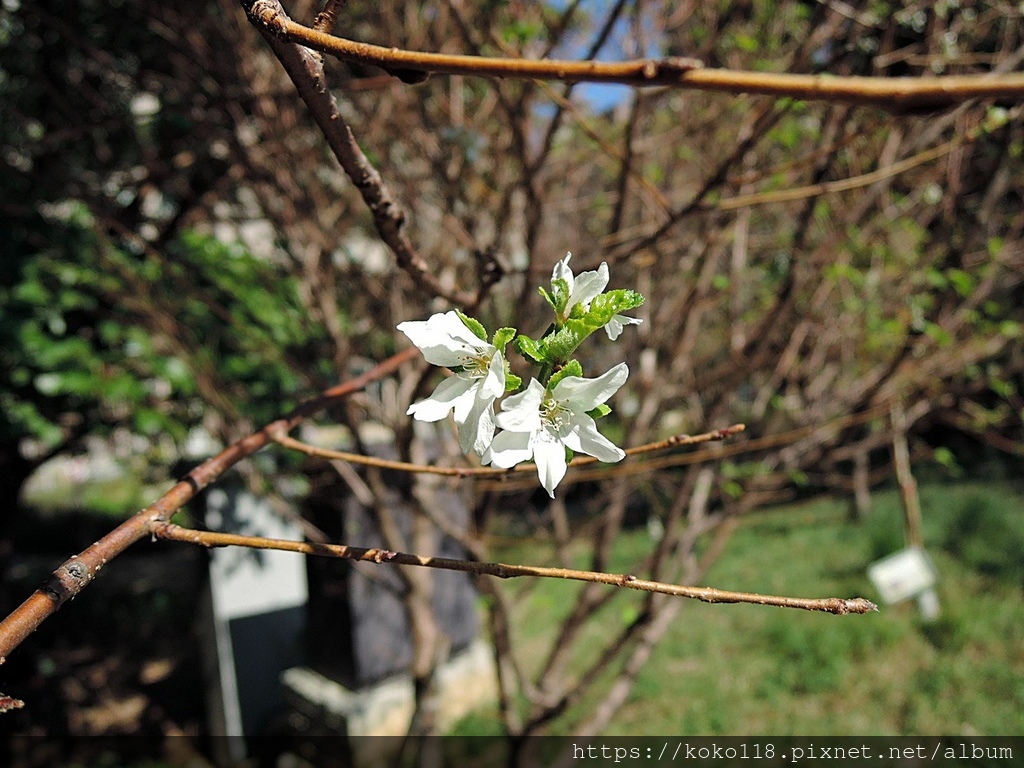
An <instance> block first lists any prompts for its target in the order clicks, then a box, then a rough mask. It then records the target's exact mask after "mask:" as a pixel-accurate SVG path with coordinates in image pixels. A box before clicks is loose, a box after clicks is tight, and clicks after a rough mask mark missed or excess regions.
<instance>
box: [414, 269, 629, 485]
mask: <svg viewBox="0 0 1024 768" xmlns="http://www.w3.org/2000/svg"><path fill="white" fill-rule="evenodd" d="M570 258H572V254H571V253H570V254H567V255H566V257H565V258H564V259H562V260H561V261H559V262H558V263H556V264H555V268H554V270H553V271H552V274H551V287H550V290H547V289H545V288H541V289H540V293H541V295H542V296H543V297H544V299H545V300H546V301H547V303H548V304H549V305H550V306H551V308H552V309H553V310H554V313H555V320H554V322H553V323H552V324H551V326H550V328H549V329H548V331H547V332H546V333H545V334H544V336H543V337H541V338H540V339H533V338H530V337H529V336H527V335H525V334H521V333H518V332H517V331H516V329H515V328H499V329H498V330H497V331H495V332H494V334H493V335H492V336H491V337H490V339H491V340H490V341H488V340H487V339H488V335H487V331H486V329H485V328H484V326H483V325H482V324H481V323H480V322H479V321H478V320H476V319H474V318H472V317H469V316H468V315H465V314H463V313H462V312H459V311H457V310H454V311H449V312H444V313H439V314H436V315H432V316H431V317H430V318H428V319H427V320H423V321H410V322H405V323H401V324H400V325H399V326H398V330H400V331H402V333H404V334H405V335H406V336H408V337H409V339H410V340H411V341H412V343H413V344H415V345H416V346H417V347H419V349H420V351H421V352H422V353H423V356H424V357H425V358H426V360H427V362H429V363H431V364H433V365H437V366H442V367H444V368H447V369H449V370H450V371H451V372H452V374H453V375H452V376H450V377H448V378H446V379H445V380H444V381H442V382H441V383H440V384H439V385H438V386H437V388H436V389H435V390H434V392H433V394H431V395H430V397H428V398H427V399H426V400H421V401H419V402H418V403H414V404H413V405H411V406H410V407H409V410H408V413H409V414H410V415H412V416H413V417H414V418H416V419H419V420H420V421H440V420H441V419H444V418H446V417H447V416H448V414H449V413H452V412H454V418H455V423H456V425H457V426H458V433H459V445H460V447H461V448H462V450H463V451H464V452H466V453H473V454H476V455H477V456H478V457H479V458H480V460H481V462H482V463H484V464H490V465H493V466H495V467H501V468H504V469H508V468H510V467H514V466H516V465H517V464H519V463H520V462H524V461H530V460H531V459H532V460H533V462H534V463H535V464H536V465H537V474H538V476H539V477H540V482H541V485H543V486H544V488H545V489H546V490H547V492H548V494H550V496H551V497H552V498H554V496H555V488H556V487H557V486H558V484H559V483H560V482H561V480H562V478H563V477H565V472H566V468H567V465H568V462H569V461H571V460H572V456H573V454H574V453H585V454H587V455H588V456H593V457H595V458H597V459H598V460H600V461H605V462H616V461H620V460H621V459H622V458H623V457H624V456H625V455H626V454H625V453H624V452H623V451H622V449H621V448H619V447H617V446H616V445H614V444H613V443H612V442H611V441H610V440H608V438H606V437H605V436H604V435H602V434H601V433H600V432H599V431H598V429H597V422H596V419H598V418H601V417H602V416H606V415H607V414H608V413H610V412H611V409H610V408H609V407H608V405H607V401H608V400H609V398H611V397H612V395H614V394H615V393H616V392H617V391H618V390H619V388H620V387H621V386H622V385H623V384H624V383H625V382H626V377H627V376H628V375H629V369H628V368H627V367H626V364H625V363H619V364H618V365H616V366H615V367H614V368H612V369H610V370H608V371H606V372H605V373H604V374H602V375H600V376H598V377H596V378H593V379H587V378H584V377H583V368H582V366H581V365H580V363H579V361H577V360H575V359H574V358H573V357H572V355H573V353H574V352H575V350H576V348H577V347H578V346H579V345H580V344H581V343H582V342H583V340H584V339H586V338H587V337H588V336H589V335H590V334H591V333H593V332H594V331H596V330H598V329H601V328H603V329H604V331H605V332H606V333H607V334H608V338H610V339H611V340H613V341H614V340H615V339H617V338H618V337H619V335H620V334H621V333H622V331H623V329H624V328H625V327H626V326H627V325H637V324H638V323H640V322H641V321H640V320H639V319H637V318H635V317H629V316H627V315H624V314H622V313H623V312H627V311H629V310H631V309H635V308H636V307H638V306H640V305H641V304H643V301H644V297H643V296H641V295H640V294H639V293H637V292H636V291H632V290H628V289H620V290H612V291H605V288H606V287H607V286H608V280H609V276H608V265H607V264H601V266H600V267H599V268H598V269H596V270H591V271H587V272H581V273H580V274H579V275H573V272H572V269H570V267H569V259H570ZM513 340H514V343H515V347H516V349H517V350H518V351H519V352H520V354H522V355H523V356H524V357H525V358H526V359H527V360H528V361H529V362H530V363H532V364H533V365H534V366H536V367H537V369H538V371H537V375H536V376H535V377H532V378H531V379H530V382H529V383H528V384H527V385H526V388H525V389H523V390H522V391H518V390H520V388H521V387H522V384H523V382H522V379H521V378H520V377H518V376H516V375H515V374H514V373H512V372H511V370H510V369H509V364H508V359H507V358H506V356H505V348H506V347H507V346H508V344H509V342H512V341H513ZM510 393H516V394H510ZM505 395H508V397H505ZM503 397H504V399H503V400H501V402H500V409H499V410H498V411H497V412H495V403H496V402H497V401H498V400H499V398H503Z"/></svg>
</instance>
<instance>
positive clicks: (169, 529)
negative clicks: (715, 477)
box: [151, 520, 878, 616]
mask: <svg viewBox="0 0 1024 768" xmlns="http://www.w3.org/2000/svg"><path fill="white" fill-rule="evenodd" d="M151 531H152V533H153V535H154V536H155V537H157V538H159V539H169V540H172V541H184V542H188V543H190V544H199V545H201V546H204V547H227V546H240V547H249V548H251V549H273V550H280V551H283V552H299V553H302V554H306V555H318V556H321V557H339V558H342V559H345V560H357V561H359V562H364V563H365V562H369V563H377V564H382V563H392V564H394V565H416V566H421V567H423V568H440V569H443V570H448V571H463V572H465V573H473V574H482V575H487V576H497V577H498V578H501V579H511V578H515V577H517V576H533V577H537V578H548V579H571V580H574V581H588V582H596V583H598V584H609V585H611V586H615V587H628V588H630V589H636V590H640V591H642V592H656V593H659V594H665V595H675V596H677V597H688V598H692V599H694V600H700V601H702V602H705V603H753V604H755V605H773V606H777V607H779V608H800V609H802V610H805V611H819V612H822V613H832V614H835V615H837V616H842V615H845V614H848V613H870V612H871V611H877V610H878V607H877V606H876V605H875V604H874V603H872V602H871V601H870V600H866V599H864V598H863V597H855V598H840V597H824V598H803V597H783V596H779V595H759V594H755V593H752V592H730V591H728V590H724V589H715V588H714V587H687V586H683V585H680V584H665V583H662V582H659V581H649V580H648V579H638V578H637V577H636V576H633V575H632V574H628V573H601V572H597V571H578V570H574V569H571V568H545V567H542V566H533V565H507V564H505V563H481V562H477V561H472V560H456V559H453V558H447V557H422V556H420V555H412V554H407V553H404V552H392V551H390V550H386V549H378V548H375V547H370V548H366V547H349V546H346V545H344V544H317V543H311V542H305V541H286V540H283V539H264V538H260V537H257V536H242V535H239V534H234V533H215V532H212V531H196V530H192V529H190V528H182V527H181V526H178V525H173V524H171V523H168V522H166V521H165V520H157V521H154V522H153V524H152V526H151Z"/></svg>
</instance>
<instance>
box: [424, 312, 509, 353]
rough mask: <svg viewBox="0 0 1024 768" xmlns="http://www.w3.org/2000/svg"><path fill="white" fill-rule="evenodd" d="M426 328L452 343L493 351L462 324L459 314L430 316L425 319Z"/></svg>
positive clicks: (450, 313)
mask: <svg viewBox="0 0 1024 768" xmlns="http://www.w3.org/2000/svg"><path fill="white" fill-rule="evenodd" d="M427 326H428V327H429V329H430V330H431V331H434V332H436V333H439V334H444V335H446V336H448V337H449V338H450V339H452V340H453V341H461V342H462V343H463V344H466V345H467V346H469V347H471V348H473V349H476V350H481V351H482V350H485V349H488V348H490V349H494V347H492V346H491V345H490V344H488V343H487V342H486V341H484V340H483V339H481V338H480V337H479V336H477V335H476V334H475V333H473V332H472V331H471V330H469V327H468V326H467V325H466V324H465V323H464V322H462V318H461V317H459V313H458V312H455V311H454V310H452V311H449V312H445V313H444V314H436V315H431V316H430V317H429V318H428V319H427Z"/></svg>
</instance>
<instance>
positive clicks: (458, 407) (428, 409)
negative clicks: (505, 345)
mask: <svg viewBox="0 0 1024 768" xmlns="http://www.w3.org/2000/svg"><path fill="white" fill-rule="evenodd" d="M398 330H400V331H401V332H402V333H404V334H405V335H406V336H408V337H409V339H410V341H412V343H413V344H415V345H416V346H417V347H419V349H420V351H421V352H422V353H423V357H425V358H426V360H427V362H428V363H432V364H433V365H440V366H444V367H446V368H450V369H451V370H452V371H453V374H454V375H452V376H451V377H449V378H447V379H445V380H444V381H442V382H441V383H440V384H438V385H437V388H436V389H435V390H434V392H433V394H431V395H430V397H428V398H427V399H426V400H421V401H420V402H418V403H413V404H412V405H410V406H409V410H408V411H407V412H406V413H408V414H409V415H411V416H413V417H414V418H416V419H419V420H420V421H440V420H441V419H443V418H445V417H446V416H447V415H448V414H449V413H450V412H451V411H452V410H454V411H455V423H456V424H458V425H459V446H460V447H461V448H462V450H463V452H465V453H469V452H470V451H473V452H474V453H476V454H477V455H478V456H482V455H483V454H484V452H485V451H486V450H487V448H488V446H490V444H491V439H492V438H493V437H494V401H495V400H496V399H497V398H498V397H500V396H501V395H502V394H504V392H505V359H504V357H503V356H502V354H501V352H500V351H499V350H498V349H497V347H495V346H494V345H493V344H489V343H487V342H486V341H484V340H483V339H481V338H478V337H477V336H476V334H474V333H473V332H472V331H471V330H470V329H469V328H468V327H467V326H466V324H465V323H464V322H462V318H460V317H459V315H458V313H457V312H445V313H443V314H440V313H439V314H436V315H431V316H430V317H429V318H428V319H427V320H420V321H409V322H405V323H401V324H399V326H398Z"/></svg>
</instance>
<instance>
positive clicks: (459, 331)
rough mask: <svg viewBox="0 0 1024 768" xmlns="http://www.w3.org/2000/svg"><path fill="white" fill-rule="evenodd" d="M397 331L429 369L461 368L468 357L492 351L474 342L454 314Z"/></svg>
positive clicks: (404, 325)
mask: <svg viewBox="0 0 1024 768" xmlns="http://www.w3.org/2000/svg"><path fill="white" fill-rule="evenodd" d="M398 330H400V331H401V332H402V333H404V334H405V335H406V336H408V337H409V340H410V341H411V342H412V343H413V344H415V345H416V346H417V347H419V349H420V351H421V352H422V353H423V357H424V358H426V360H427V362H428V363H430V364H432V365H443V366H445V367H446V368H455V367H458V366H461V365H464V364H465V363H466V358H468V357H473V356H478V355H481V354H488V353H492V352H494V351H495V348H494V346H493V345H491V344H488V343H487V342H486V341H483V340H482V339H478V338H477V337H476V336H475V335H474V334H473V332H472V331H471V330H469V328H467V327H466V324H465V323H463V322H462V318H460V317H459V316H458V314H456V313H455V312H445V313H444V314H440V313H439V314H436V315H431V316H430V317H429V318H428V319H426V320H414V321H407V322H404V323H399V324H398Z"/></svg>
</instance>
